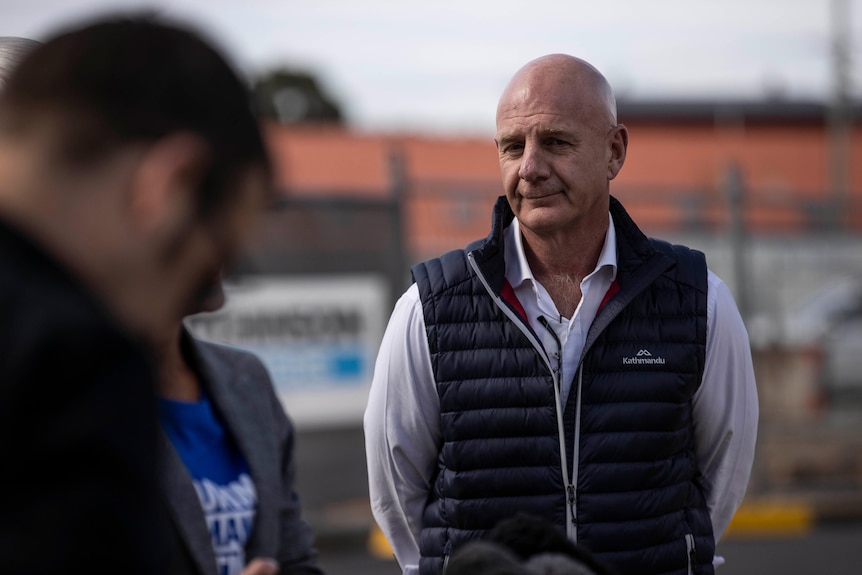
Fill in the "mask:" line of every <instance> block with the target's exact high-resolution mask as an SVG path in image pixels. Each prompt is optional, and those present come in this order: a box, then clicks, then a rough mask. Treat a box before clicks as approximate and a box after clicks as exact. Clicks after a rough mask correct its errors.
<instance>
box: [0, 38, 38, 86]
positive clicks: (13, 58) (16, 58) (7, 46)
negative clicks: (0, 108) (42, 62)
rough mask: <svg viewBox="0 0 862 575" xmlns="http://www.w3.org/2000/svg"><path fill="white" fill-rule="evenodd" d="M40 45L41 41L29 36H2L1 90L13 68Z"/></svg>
mask: <svg viewBox="0 0 862 575" xmlns="http://www.w3.org/2000/svg"><path fill="white" fill-rule="evenodd" d="M38 45H39V42H36V41H35V40H29V39H27V38H17V37H15V36H0V90H2V89H3V84H4V83H5V82H6V78H8V77H9V75H10V74H11V73H12V70H13V69H14V68H15V67H16V66H17V65H18V63H19V62H20V61H21V60H23V59H24V56H26V55H27V54H28V53H29V52H30V51H31V50H32V49H34V48H35V47H36V46H38Z"/></svg>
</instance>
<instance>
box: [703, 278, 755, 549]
mask: <svg viewBox="0 0 862 575" xmlns="http://www.w3.org/2000/svg"><path fill="white" fill-rule="evenodd" d="M708 281H709V283H708V288H707V289H708V292H707V335H706V362H705V366H704V372H703V381H702V383H701V386H700V389H698V391H697V393H696V394H695V396H694V401H693V415H694V433H695V448H696V450H697V458H698V468H699V470H700V472H701V474H702V476H703V481H704V488H705V490H706V502H707V505H708V507H709V513H710V517H711V519H712V529H713V533H714V535H715V540H716V542H717V541H718V540H719V539H720V538H721V536H722V534H723V533H724V530H725V529H727V525H728V524H729V523H730V520H731V519H732V518H733V514H734V513H735V512H736V509H737V508H738V507H739V504H740V503H741V502H742V498H743V496H744V495H745V489H746V486H747V485H748V479H749V476H750V475H751V466H752V463H753V461H754V446H755V441H756V438H757V420H758V402H757V389H756V387H755V382H754V367H753V365H752V361H751V347H750V345H749V341H748V333H747V332H746V330H745V325H744V324H743V322H742V317H741V316H740V314H739V310H738V309H737V307H736V302H735V301H734V300H733V296H732V295H731V293H730V290H729V289H728V288H727V286H726V285H725V284H724V282H722V281H721V279H719V278H718V276H716V275H715V274H714V273H712V272H711V271H710V272H709V280H708Z"/></svg>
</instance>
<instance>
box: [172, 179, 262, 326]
mask: <svg viewBox="0 0 862 575" xmlns="http://www.w3.org/2000/svg"><path fill="white" fill-rule="evenodd" d="M235 185H236V187H237V190H236V193H235V194H234V196H233V198H232V199H231V200H230V201H229V202H228V204H227V205H224V206H219V207H218V208H216V211H215V212H214V213H212V214H209V215H208V216H207V217H206V218H205V219H204V220H203V221H201V222H199V223H198V226H199V231H200V233H199V234H196V235H195V236H194V237H193V238H191V239H190V243H191V246H192V249H190V250H189V253H188V257H187V261H186V263H185V264H184V265H185V267H186V269H187V270H190V271H193V270H197V273H196V276H197V278H198V279H197V281H196V282H195V284H194V290H193V292H192V293H191V294H190V297H189V298H188V299H187V303H188V305H187V307H186V308H185V310H186V311H185V313H197V312H200V311H214V310H216V309H218V308H220V307H221V306H222V304H223V303H224V293H223V292H222V290H221V277H222V274H221V272H222V269H223V268H224V267H225V266H226V265H230V263H231V262H232V261H233V260H234V259H235V258H236V256H237V254H238V253H239V252H240V251H241V250H242V249H243V248H244V246H245V245H246V243H247V241H248V239H249V236H250V235H251V230H252V229H253V228H254V224H255V222H256V221H257V218H258V215H259V214H260V212H261V210H262V208H263V206H264V203H265V199H266V197H267V194H268V180H267V178H266V176H265V175H264V174H263V171H262V170H259V169H256V168H251V169H248V170H247V171H246V172H245V173H243V174H242V176H241V177H240V178H238V180H237V182H236V184H235Z"/></svg>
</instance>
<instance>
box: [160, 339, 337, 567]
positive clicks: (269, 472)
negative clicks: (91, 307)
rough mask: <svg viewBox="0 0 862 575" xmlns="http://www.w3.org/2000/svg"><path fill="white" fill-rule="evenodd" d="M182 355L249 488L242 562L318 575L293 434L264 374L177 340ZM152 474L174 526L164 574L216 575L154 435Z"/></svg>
mask: <svg viewBox="0 0 862 575" xmlns="http://www.w3.org/2000/svg"><path fill="white" fill-rule="evenodd" d="M182 345H183V351H184V353H185V354H186V357H187V358H189V361H190V363H191V365H192V366H193V368H194V369H195V370H196V371H197V372H198V375H199V378H200V381H201V384H202V385H203V386H204V387H205V388H206V390H207V393H208V395H209V398H210V401H211V402H212V404H213V408H214V409H215V410H216V411H217V412H218V413H219V414H220V415H221V417H222V420H223V422H224V423H225V425H227V427H228V429H229V430H230V432H231V434H232V435H233V438H234V440H235V441H236V443H237V446H238V447H239V450H240V451H241V452H242V454H243V456H245V459H246V461H247V462H248V466H249V468H250V470H251V475H252V479H253V481H254V484H255V488H256V489H257V512H256V515H255V521H254V527H253V528H252V532H251V535H250V537H249V540H248V542H247V543H246V548H245V553H246V560H247V561H250V560H251V559H253V558H255V557H269V558H274V559H276V560H277V561H278V562H279V564H280V565H281V571H280V572H279V575H322V573H323V572H322V571H321V570H320V569H319V568H318V567H317V565H316V556H317V552H316V551H315V549H314V547H313V539H314V537H313V534H312V532H311V529H310V527H309V526H308V524H307V523H305V521H303V519H302V517H301V508H300V503H299V498H298V496H297V493H296V491H295V489H294V475H295V469H294V462H293V443H294V431H293V426H292V425H291V422H290V420H289V419H288V418H287V415H285V413H284V410H283V409H282V406H281V404H280V403H279V400H278V398H277V397H276V395H275V390H274V389H273V386H272V381H271V380H270V377H269V373H268V372H267V371H266V368H265V367H264V366H263V364H262V363H261V361H260V360H259V359H258V358H257V357H256V356H254V355H253V354H251V353H248V352H245V351H240V350H237V349H235V348H231V347H227V346H223V345H218V344H214V343H208V342H204V341H200V340H197V339H195V338H193V337H191V336H190V335H189V334H188V333H187V332H184V333H183V338H182ZM161 443H162V448H163V452H162V463H161V469H160V470H159V472H160V473H159V474H160V480H161V484H162V490H163V493H164V497H165V500H166V503H167V511H168V514H169V515H170V517H171V520H172V523H173V525H174V527H175V531H176V533H174V534H173V535H174V536H175V537H174V539H175V542H176V544H175V545H174V548H175V550H176V553H175V554H174V555H175V559H174V561H173V564H172V568H171V574H172V575H173V574H176V575H180V574H182V575H216V561H215V553H214V551H213V544H212V539H211V538H210V533H209V530H208V529H207V525H206V520H205V519H204V514H203V510H202V508H201V505H200V502H199V500H198V496H197V493H196V492H195V489H194V487H193V485H192V479H191V476H190V475H189V474H188V472H187V471H186V468H185V466H184V465H183V462H182V460H181V459H180V457H179V455H178V454H177V452H176V450H175V449H174V447H173V444H172V443H171V441H170V440H169V439H168V437H167V435H166V434H164V433H162V441H161Z"/></svg>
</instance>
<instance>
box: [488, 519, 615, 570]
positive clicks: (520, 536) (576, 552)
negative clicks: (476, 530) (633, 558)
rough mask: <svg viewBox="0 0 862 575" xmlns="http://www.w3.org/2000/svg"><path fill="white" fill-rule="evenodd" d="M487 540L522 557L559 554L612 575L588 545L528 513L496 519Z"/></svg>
mask: <svg viewBox="0 0 862 575" xmlns="http://www.w3.org/2000/svg"><path fill="white" fill-rule="evenodd" d="M487 540H488V541H491V542H494V543H497V544H499V545H503V546H504V547H506V548H507V549H509V550H511V551H512V552H513V553H515V555H517V556H518V557H519V558H520V559H521V560H522V561H526V560H528V559H530V558H531V557H534V556H536V555H543V554H561V555H565V556H567V557H570V558H572V559H574V560H575V561H577V562H579V563H583V564H584V565H585V566H587V567H589V568H590V569H591V570H592V571H594V572H595V573H596V575H614V571H613V570H612V569H611V568H610V567H609V566H607V565H605V564H604V563H603V562H601V561H599V560H598V559H596V558H595V557H593V554H592V553H591V552H590V550H589V549H587V548H586V547H584V546H583V545H579V544H577V543H575V542H574V541H571V540H570V539H569V538H568V537H566V535H565V533H563V532H562V530H560V529H559V528H557V527H556V526H555V525H553V524H551V523H550V522H548V521H546V520H544V519H542V518H540V517H536V516H534V515H529V514H527V513H518V514H517V515H514V516H512V517H510V518H508V519H504V520H502V521H500V522H499V523H497V524H496V525H495V526H494V528H493V529H492V530H491V531H490V532H489V533H488V537H487Z"/></svg>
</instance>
